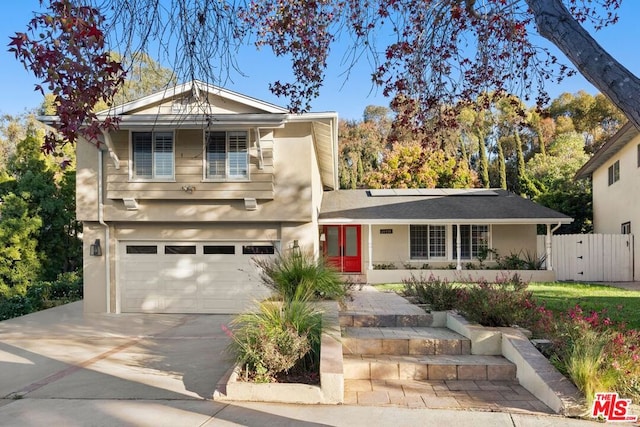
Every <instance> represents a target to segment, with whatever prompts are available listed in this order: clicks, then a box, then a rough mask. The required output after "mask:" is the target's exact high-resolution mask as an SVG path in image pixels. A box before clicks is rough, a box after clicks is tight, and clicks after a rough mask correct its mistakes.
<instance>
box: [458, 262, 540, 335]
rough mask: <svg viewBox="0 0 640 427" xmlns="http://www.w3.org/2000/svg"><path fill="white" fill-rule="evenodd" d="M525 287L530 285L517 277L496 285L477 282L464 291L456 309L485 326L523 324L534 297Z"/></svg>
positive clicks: (504, 279)
mask: <svg viewBox="0 0 640 427" xmlns="http://www.w3.org/2000/svg"><path fill="white" fill-rule="evenodd" d="M526 288H527V283H525V282H523V281H522V280H521V279H520V276H519V275H517V274H514V275H513V276H512V277H511V278H503V279H501V280H498V281H497V282H496V283H488V282H486V281H483V282H479V283H475V284H472V285H470V286H468V287H466V288H464V289H461V291H460V293H459V296H460V301H459V304H458V305H457V309H458V310H459V311H460V312H461V313H462V314H463V315H464V316H465V317H466V318H467V319H468V320H469V321H472V322H476V323H479V324H481V325H483V326H513V325H523V324H524V323H525V322H527V318H528V314H529V312H530V308H529V301H530V300H531V296H532V294H531V292H529V291H527V290H526Z"/></svg>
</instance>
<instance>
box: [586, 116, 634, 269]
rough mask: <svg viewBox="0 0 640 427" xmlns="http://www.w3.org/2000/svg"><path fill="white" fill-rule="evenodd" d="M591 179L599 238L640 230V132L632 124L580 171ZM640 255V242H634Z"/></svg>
mask: <svg viewBox="0 0 640 427" xmlns="http://www.w3.org/2000/svg"><path fill="white" fill-rule="evenodd" d="M576 178H578V179H584V178H591V182H592V187H593V194H592V196H593V228H594V230H593V231H594V233H599V234H632V233H634V232H636V231H638V230H640V192H639V191H638V189H639V188H640V132H638V129H637V128H636V127H635V126H634V125H633V124H631V123H630V122H628V123H627V124H625V125H624V126H622V128H620V130H619V131H618V132H617V133H616V134H615V135H614V136H613V137H611V139H610V140H609V141H607V143H606V144H604V145H603V146H602V147H601V148H600V149H599V150H598V151H597V152H596V153H595V154H594V155H593V157H591V159H589V161H588V162H587V163H585V164H584V166H582V168H580V170H578V172H577V173H576ZM632 241H633V242H634V244H633V252H634V254H640V239H638V240H635V239H632ZM633 258H634V268H633V270H634V272H633V276H634V280H640V256H635V257H633Z"/></svg>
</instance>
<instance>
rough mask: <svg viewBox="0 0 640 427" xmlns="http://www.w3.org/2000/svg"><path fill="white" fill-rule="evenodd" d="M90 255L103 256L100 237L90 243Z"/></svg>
mask: <svg viewBox="0 0 640 427" xmlns="http://www.w3.org/2000/svg"><path fill="white" fill-rule="evenodd" d="M89 255H91V256H102V248H101V247H100V239H96V241H95V242H93V243H92V244H90V245H89Z"/></svg>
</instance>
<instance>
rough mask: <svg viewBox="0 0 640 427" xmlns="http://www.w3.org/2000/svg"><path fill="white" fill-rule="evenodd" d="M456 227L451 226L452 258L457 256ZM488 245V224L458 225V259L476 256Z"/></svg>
mask: <svg viewBox="0 0 640 427" xmlns="http://www.w3.org/2000/svg"><path fill="white" fill-rule="evenodd" d="M457 239H458V227H457V226H454V227H453V258H454V259H457V258H458V251H457V250H456V249H457ZM488 247H489V226H488V225H461V226H460V259H472V258H476V257H477V256H478V254H479V253H480V251H481V250H483V249H487V248H488Z"/></svg>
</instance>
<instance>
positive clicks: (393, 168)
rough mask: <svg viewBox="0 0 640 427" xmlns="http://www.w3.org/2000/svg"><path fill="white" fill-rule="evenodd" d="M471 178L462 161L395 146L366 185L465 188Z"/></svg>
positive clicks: (420, 148)
mask: <svg viewBox="0 0 640 427" xmlns="http://www.w3.org/2000/svg"><path fill="white" fill-rule="evenodd" d="M473 181H474V177H473V174H472V173H471V171H470V170H469V168H468V165H467V163H466V162H464V161H459V160H457V159H455V158H452V157H446V156H445V154H444V153H443V152H442V151H441V150H425V149H423V146H422V144H420V143H419V142H415V141H414V142H404V143H395V144H393V148H391V149H390V150H386V152H385V155H384V159H383V161H382V164H381V165H380V167H379V168H378V169H377V170H376V171H373V172H371V173H370V174H369V175H368V176H367V178H366V183H367V184H368V186H369V187H371V188H436V187H442V188H468V187H471V186H472V185H473V184H474V182H473Z"/></svg>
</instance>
